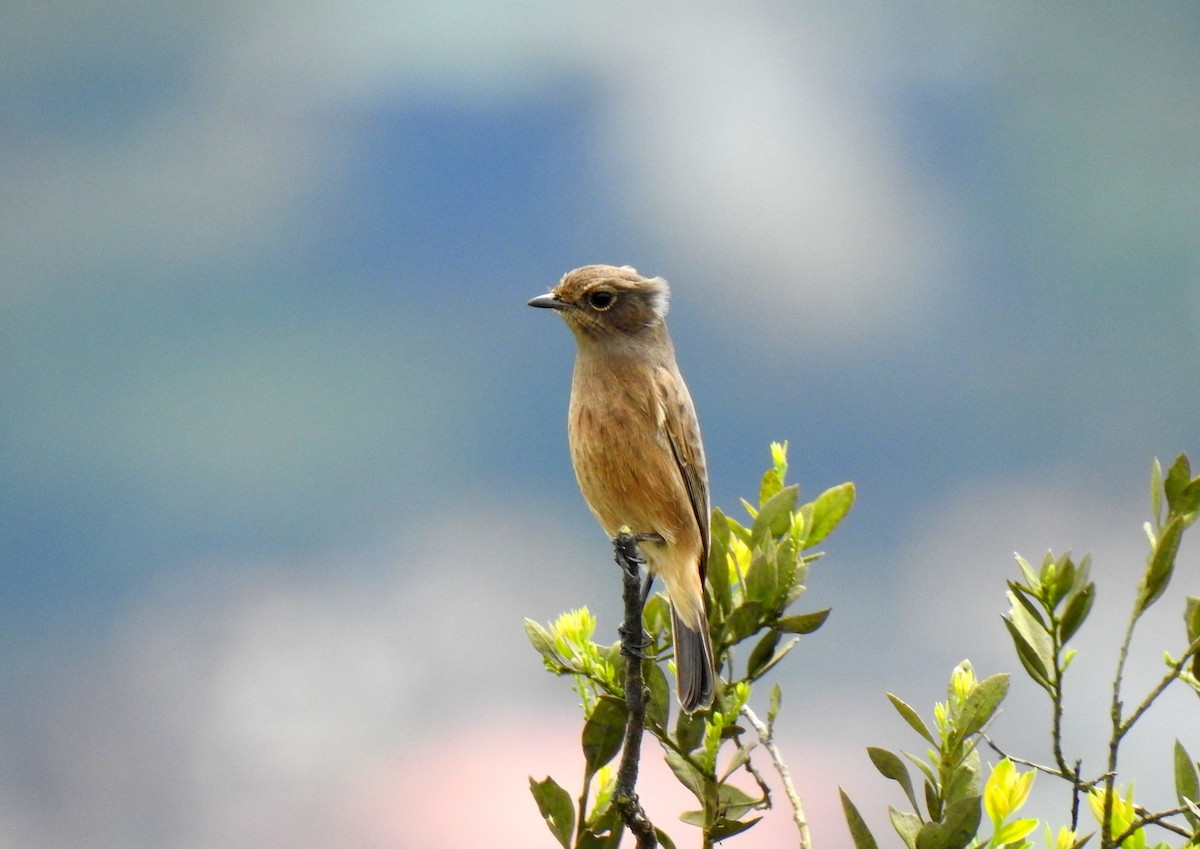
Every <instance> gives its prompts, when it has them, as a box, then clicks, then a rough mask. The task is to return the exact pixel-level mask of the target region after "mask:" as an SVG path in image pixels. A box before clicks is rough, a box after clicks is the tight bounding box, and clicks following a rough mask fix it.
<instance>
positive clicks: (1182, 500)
mask: <svg viewBox="0 0 1200 849" xmlns="http://www.w3.org/2000/svg"><path fill="white" fill-rule="evenodd" d="M1171 510H1172V512H1174V513H1175V515H1177V516H1181V517H1183V516H1188V515H1191V514H1193V513H1195V512H1196V511H1197V510H1200V480H1194V481H1192V482H1191V483H1189V484H1188V485H1187V486H1185V487H1184V488H1183V492H1181V493H1179V497H1178V498H1176V499H1175V504H1174V505H1172V507H1171ZM1187 524H1189V525H1190V524H1191V522H1190V521H1189V522H1188V523H1187Z"/></svg>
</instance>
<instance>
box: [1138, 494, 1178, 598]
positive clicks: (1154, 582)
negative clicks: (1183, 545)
mask: <svg viewBox="0 0 1200 849" xmlns="http://www.w3.org/2000/svg"><path fill="white" fill-rule="evenodd" d="M1184 527H1185V525H1184V520H1183V518H1182V517H1180V516H1176V517H1174V518H1173V519H1171V521H1169V522H1167V527H1166V528H1165V529H1163V532H1162V534H1160V535H1159V537H1158V543H1157V544H1156V545H1155V546H1154V551H1153V552H1151V554H1150V561H1149V563H1148V564H1147V565H1146V573H1145V574H1144V575H1142V580H1141V583H1139V584H1138V601H1137V615H1138V616H1140V615H1141V614H1143V613H1145V612H1146V609H1147V608H1149V607H1150V605H1152V604H1154V602H1156V601H1158V599H1159V598H1160V597H1161V596H1162V594H1163V593H1164V592H1166V589H1167V585H1168V584H1169V583H1170V582H1171V573H1172V572H1173V571H1174V569H1175V555H1176V553H1178V551H1179V543H1180V541H1181V540H1182V538H1183V529H1184Z"/></svg>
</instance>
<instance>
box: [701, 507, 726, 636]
mask: <svg viewBox="0 0 1200 849" xmlns="http://www.w3.org/2000/svg"><path fill="white" fill-rule="evenodd" d="M709 527H710V528H711V531H710V534H709V536H710V538H711V541H710V543H709V547H708V572H707V575H706V577H705V580H706V581H707V582H708V591H709V598H710V599H712V602H713V604H714V605H715V606H716V607H718V608H720V609H721V610H723V611H725V612H726V613H728V612H729V610H730V609H731V608H732V607H733V589H732V588H731V587H730V586H729V567H728V562H729V561H728V558H729V525H728V523H727V522H726V521H725V515H724V514H723V513H722V512H721V510H720V508H719V507H714V508H713V511H712V519H711V521H710V522H709Z"/></svg>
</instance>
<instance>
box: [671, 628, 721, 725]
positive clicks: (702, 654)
mask: <svg viewBox="0 0 1200 849" xmlns="http://www.w3.org/2000/svg"><path fill="white" fill-rule="evenodd" d="M696 624H697V626H698V627H697V628H689V627H688V626H687V625H685V624H684V622H683V620H682V619H680V618H679V613H678V612H677V611H676V610H675V605H674V604H672V605H671V625H672V629H673V632H674V639H675V688H676V692H678V693H679V705H680V707H682V708H683V710H684V712H685V713H695V712H696V711H698V710H704V709H705V708H707V707H710V706H711V705H712V703H713V697H714V696H715V695H716V691H717V686H716V684H717V676H716V670H715V669H713V650H712V641H711V639H710V638H709V636H708V616H706V615H705V613H704V607H703V605H701V607H700V621H699V622H698V623H696Z"/></svg>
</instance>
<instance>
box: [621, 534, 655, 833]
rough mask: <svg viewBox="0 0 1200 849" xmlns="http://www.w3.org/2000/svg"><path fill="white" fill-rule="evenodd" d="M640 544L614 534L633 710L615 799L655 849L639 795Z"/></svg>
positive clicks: (642, 697) (642, 716)
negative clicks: (621, 590)
mask: <svg viewBox="0 0 1200 849" xmlns="http://www.w3.org/2000/svg"><path fill="white" fill-rule="evenodd" d="M637 544H638V538H637V537H636V536H635V535H634V534H632V533H631V532H629V529H628V528H622V529H621V531H620V532H619V533H618V534H617V535H616V536H615V537H613V552H614V555H615V557H616V561H617V565H618V566H620V567H621V575H622V579H623V583H622V586H623V593H622V596H623V598H624V600H625V623H624V625H622V627H621V628H620V634H621V653H622V654H623V655H624V656H625V707H626V709H627V710H628V711H629V721H628V722H627V723H626V725H625V743H624V746H623V751H622V753H621V765H620V766H619V767H618V769H617V785H616V788H615V789H614V791H613V796H612V800H613V806H614V807H615V808H616V809H617V811H618V813H620V815H621V820H622V821H623V822H624V823H625V825H626V827H627V828H628V829H629V830H630V831H631V832H633V835H634V837H635V838H636V839H637V847H638V849H654V847H656V846H658V838H657V837H656V836H655V834H654V824H653V823H652V822H650V819H649V818H648V817H647V816H646V812H645V811H644V810H643V809H642V805H641V803H640V802H639V801H638V797H637V779H638V764H639V762H640V760H641V755H642V734H643V732H644V731H645V726H646V689H645V687H644V686H643V684H642V659H643V657H644V656H645V655H644V654H643V651H644V649H645V648H646V644H647V640H646V637H645V632H644V630H643V628H642V586H641V566H642V564H644V563H645V560H644V559H643V558H642V554H641V552H640V551H638V547H637Z"/></svg>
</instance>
